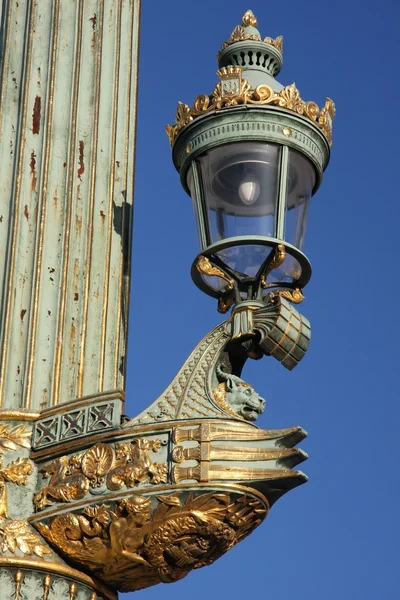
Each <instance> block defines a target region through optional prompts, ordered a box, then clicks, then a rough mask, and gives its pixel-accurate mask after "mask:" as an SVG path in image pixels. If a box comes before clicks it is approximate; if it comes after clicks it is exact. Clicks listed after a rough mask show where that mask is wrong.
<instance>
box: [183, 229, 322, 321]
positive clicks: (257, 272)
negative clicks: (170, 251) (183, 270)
mask: <svg viewBox="0 0 400 600" xmlns="http://www.w3.org/2000/svg"><path fill="white" fill-rule="evenodd" d="M191 275H192V279H193V282H194V283H195V285H196V286H197V287H198V288H200V289H201V290H202V291H203V292H205V293H206V294H208V295H209V296H212V297H214V298H218V299H219V301H220V302H219V304H220V305H219V308H218V310H219V311H220V312H226V311H227V310H228V308H230V306H232V305H233V304H236V305H237V304H239V303H241V302H243V301H246V302H247V301H255V302H263V300H264V299H265V298H266V296H268V295H269V294H270V293H271V291H273V290H279V289H281V290H282V289H284V290H289V292H290V291H291V290H293V292H295V291H296V290H301V289H302V288H303V287H305V285H306V284H307V283H308V281H309V280H310V277H311V264H310V262H309V260H308V258H307V257H306V255H305V254H303V253H302V252H301V251H300V250H298V248H295V247H294V246H292V245H291V244H289V243H288V242H285V241H282V240H279V239H277V238H269V237H262V236H246V237H233V238H228V239H225V240H223V241H221V242H217V243H215V244H212V245H211V246H208V248H206V249H205V250H203V252H202V253H201V254H199V255H198V256H197V257H196V258H195V260H194V262H193V265H192V269H191ZM298 297H299V298H300V297H302V294H301V293H300V296H298Z"/></svg>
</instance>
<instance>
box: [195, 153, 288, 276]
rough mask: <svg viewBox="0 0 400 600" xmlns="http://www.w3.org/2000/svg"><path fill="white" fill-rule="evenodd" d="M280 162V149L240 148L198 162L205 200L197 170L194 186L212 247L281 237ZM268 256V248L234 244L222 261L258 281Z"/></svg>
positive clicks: (222, 253)
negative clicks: (232, 241)
mask: <svg viewBox="0 0 400 600" xmlns="http://www.w3.org/2000/svg"><path fill="white" fill-rule="evenodd" d="M279 158H280V147H279V146H278V145H276V144H265V143H261V142H238V143H236V144H226V145H223V146H218V147H216V148H212V149H211V150H208V151H207V152H206V153H205V154H204V155H202V156H201V157H200V158H198V159H197V163H198V172H199V176H200V180H201V181H200V188H201V190H202V193H201V196H202V197H201V198H200V197H199V193H198V191H199V186H198V187H197V194H196V189H195V188H196V186H195V183H194V177H193V174H192V170H190V171H189V175H188V186H189V188H190V191H191V196H192V198H193V200H194V201H195V202H196V204H197V214H198V217H199V218H203V225H204V227H203V228H204V231H205V232H206V235H207V242H208V244H209V245H211V244H214V243H216V242H220V241H223V240H225V239H227V238H235V237H248V236H262V237H268V238H273V237H275V235H276V213H277V198H278V176H279ZM195 214H196V211H195ZM202 215H203V216H202ZM201 249H202V248H201ZM268 252H269V250H267V249H266V247H265V246H264V247H263V246H258V245H256V244H255V245H251V246H250V245H246V246H242V245H239V244H238V245H235V244H232V247H231V248H229V249H226V250H224V251H223V252H221V253H218V255H219V256H220V258H221V259H222V260H223V261H224V262H225V264H227V265H228V266H229V267H231V268H232V269H234V270H235V271H238V272H240V273H244V274H246V275H247V276H252V275H255V273H256V272H257V270H258V269H259V268H260V266H261V265H262V263H263V262H264V260H265V258H266V254H267V255H268Z"/></svg>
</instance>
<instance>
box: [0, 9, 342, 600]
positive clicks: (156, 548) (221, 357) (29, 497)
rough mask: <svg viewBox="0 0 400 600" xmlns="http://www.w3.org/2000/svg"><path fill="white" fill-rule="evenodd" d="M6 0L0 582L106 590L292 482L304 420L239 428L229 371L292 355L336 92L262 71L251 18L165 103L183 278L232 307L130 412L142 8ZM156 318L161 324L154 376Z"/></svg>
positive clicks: (181, 570)
mask: <svg viewBox="0 0 400 600" xmlns="http://www.w3.org/2000/svg"><path fill="white" fill-rule="evenodd" d="M6 4H7V10H6V15H5V18H4V19H3V21H4V23H2V26H1V30H2V34H3V35H2V39H4V48H3V49H4V56H5V60H4V65H2V66H3V67H4V68H3V72H2V74H0V75H1V76H0V79H1V85H2V98H3V97H4V115H7V118H6V119H3V121H4V123H3V130H4V131H3V133H4V134H5V136H4V140H3V143H2V144H0V169H3V171H2V172H3V175H4V176H3V179H2V181H3V183H4V186H3V187H4V193H3V194H2V196H1V198H2V199H3V202H2V204H1V202H0V204H1V206H0V208H1V215H2V216H1V218H0V221H2V222H3V225H2V227H3V228H4V227H7V229H5V231H6V234H5V235H3V236H0V242H3V246H4V244H5V246H4V249H5V251H4V252H3V253H2V252H1V251H0V257H3V261H2V264H1V265H0V267H1V269H2V273H3V274H2V275H0V278H1V282H0V283H1V285H2V289H3V291H4V292H5V293H4V294H3V296H2V299H1V302H2V306H1V307H0V314H1V316H0V337H1V340H2V343H1V344H0V363H1V369H0V405H1V407H0V459H1V460H0V567H1V569H2V592H3V596H4V597H10V598H11V597H12V598H16V599H17V598H20V597H21V598H22V597H24V598H25V597H28V596H29V597H33V596H34V597H35V598H36V597H40V598H42V597H43V598H50V597H51V598H57V600H67V598H68V599H69V600H75V599H76V600H77V599H78V597H79V599H81V598H82V599H83V600H90V599H92V600H93V599H94V598H98V599H99V600H103V599H104V600H116V598H117V592H119V591H121V592H128V591H135V590H141V589H145V588H147V587H150V586H153V585H156V584H159V583H171V582H174V581H178V580H180V579H182V578H183V577H186V575H188V574H189V573H190V572H191V571H192V570H193V569H198V568H200V567H203V566H207V565H210V564H212V563H213V562H214V561H216V560H217V559H218V558H219V557H220V556H222V555H223V554H225V553H226V552H227V551H228V550H230V549H231V548H232V547H233V546H234V545H235V544H237V543H239V542H240V541H241V540H243V539H244V538H245V537H246V536H248V535H249V534H250V533H251V532H252V531H253V530H254V529H255V528H256V527H258V526H259V525H260V524H261V522H262V521H263V520H264V519H265V518H266V517H267V515H268V513H269V510H270V508H271V507H272V506H273V504H274V503H275V502H276V501H277V500H278V499H279V498H280V497H281V496H282V495H283V494H285V493H286V492H288V491H290V490H291V489H293V488H294V487H296V486H298V485H301V484H302V483H304V482H305V481H307V477H306V476H305V474H304V473H303V472H302V471H300V470H298V469H297V466H298V465H299V464H301V463H302V462H303V461H304V460H305V459H306V458H307V455H306V454H305V452H303V451H302V450H301V449H300V448H298V447H297V444H299V443H300V442H301V441H302V440H303V439H304V438H305V437H306V432H305V431H304V430H303V429H302V428H301V427H299V426H295V427H287V428H284V429H265V430H264V429H262V428H260V427H258V426H257V425H256V424H255V421H256V420H257V419H258V417H259V416H260V415H261V414H262V413H263V411H264V409H265V404H266V403H265V400H264V398H263V397H261V396H260V395H259V393H258V392H257V391H256V390H255V389H254V388H253V387H252V385H250V384H249V383H248V382H246V381H244V380H243V379H242V369H243V366H244V364H245V362H246V360H247V359H249V358H252V359H258V358H261V357H262V356H263V355H264V354H266V355H269V356H273V357H274V358H275V359H277V360H279V361H280V362H281V363H282V365H283V366H284V367H285V368H287V369H293V368H294V367H295V366H296V365H297V364H298V363H299V361H300V360H301V359H302V358H303V356H304V354H305V352H306V350H307V347H308V344H309V340H310V324H309V322H308V320H307V319H306V318H305V317H304V316H303V315H301V314H300V312H298V310H297V308H296V306H294V305H296V304H298V303H300V302H301V301H302V299H303V294H302V289H303V288H304V286H305V285H306V284H307V282H308V280H309V278H310V275H311V267H310V263H309V261H308V259H307V257H306V256H305V254H304V253H303V243H304V236H305V227H306V219H307V211H308V208H309V202H310V198H311V196H312V195H313V194H314V193H315V192H316V191H317V189H318V186H319V185H320V183H321V180H322V174H323V171H324V169H325V168H326V166H327V164H328V161H329V152H330V143H331V134H332V119H333V117H334V113H335V107H334V104H333V102H332V101H331V100H330V99H327V100H326V103H325V105H324V107H323V108H322V109H320V108H319V107H318V106H317V105H316V104H315V103H313V102H304V101H303V100H302V99H301V98H300V95H299V92H298V90H297V88H296V87H295V85H294V84H292V85H289V86H287V87H283V86H282V85H281V84H280V83H278V82H277V80H276V79H275V76H276V75H277V73H278V72H279V70H280V68H281V66H282V38H281V37H278V38H276V39H274V40H273V39H271V38H265V39H264V40H262V39H261V36H260V33H259V31H258V30H257V28H256V27H257V21H256V19H255V17H254V15H253V14H252V13H251V12H250V11H248V12H247V13H246V14H245V15H244V17H243V21H242V24H241V25H239V26H238V27H236V28H235V30H234V31H233V33H232V35H231V37H230V39H229V40H228V41H227V42H225V43H224V44H223V46H222V48H221V51H220V53H219V57H218V63H219V64H218V66H219V69H218V75H219V78H220V81H219V83H218V84H217V85H216V87H215V89H214V90H213V92H212V93H211V94H210V95H200V96H198V97H197V98H196V100H195V102H194V104H193V106H192V107H189V106H188V105H186V104H179V106H178V111H177V118H176V123H175V124H174V125H172V126H169V127H167V131H168V134H169V137H170V140H171V143H172V148H173V160H174V163H175V166H176V168H177V169H178V171H179V173H180V177H181V181H182V185H183V187H184V189H185V190H186V192H187V193H188V194H189V195H190V196H191V197H192V199H193V206H194V212H195V219H196V224H197V230H198V237H199V243H200V253H199V255H198V256H197V257H196V258H195V260H194V263H193V268H192V277H193V279H194V282H195V283H196V285H197V286H198V287H200V288H201V289H202V290H203V291H205V292H206V293H207V294H209V295H211V296H214V297H216V298H218V302H219V310H220V311H221V312H227V311H228V310H229V308H230V307H233V310H232V315H230V316H228V317H227V319H226V320H224V321H223V322H222V323H219V324H218V325H217V326H216V327H214V328H213V329H212V330H211V331H210V332H208V333H206V335H205V336H204V337H203V339H202V340H200V341H199V342H198V344H197V346H196V347H195V348H194V350H193V351H192V353H191V354H190V356H189V357H188V358H187V360H186V361H185V362H184V364H183V365H182V367H181V368H180V370H179V371H178V373H177V375H176V376H175V377H174V378H173V380H172V381H171V383H170V385H168V386H167V387H166V389H165V390H164V391H163V392H162V394H161V395H160V396H159V397H158V398H156V399H155V400H154V401H153V402H152V403H151V404H150V405H149V406H148V407H146V408H145V409H144V410H143V411H142V412H141V413H140V414H139V415H137V416H136V417H134V418H129V417H127V416H126V415H125V414H124V389H125V387H124V375H125V367H124V365H125V364H126V345H125V342H126V335H127V331H126V323H127V308H126V307H127V304H128V288H129V277H130V275H129V264H130V243H129V240H130V222H131V215H132V210H131V208H132V204H131V202H132V188H133V186H132V185H131V183H130V182H131V181H132V179H131V177H132V175H133V168H132V167H133V149H134V148H133V144H132V139H133V135H134V131H135V116H136V112H135V107H136V104H135V102H136V100H135V99H136V84H135V81H136V77H135V75H136V65H137V63H136V57H137V38H138V16H139V2H138V0H135V1H130V2H122V1H121V0H110V1H109V2H108V3H106V4H107V7H108V8H107V10H106V11H105V9H104V6H103V8H102V9H101V10H100V9H99V11H98V13H95V14H94V15H93V16H90V18H89V15H91V14H92V13H91V9H90V6H89V5H90V3H87V2H83V1H82V2H79V3H77V4H78V5H79V6H75V5H74V3H68V2H59V1H57V2H55V3H54V10H53V9H52V10H50V6H49V3H35V2H31V0H24V1H21V2H19V3H12V2H9V3H6ZM41 4H43V6H41ZM100 4H102V3H100ZM108 9H112V10H111V12H110V11H109V10H108ZM22 15H25V16H24V18H25V21H24V20H23V18H22ZM105 19H106V21H105ZM66 23H67V25H68V27H65V26H64V25H65V24H66ZM106 25H107V26H106ZM71 77H72V79H71ZM110 81H111V82H112V85H110ZM69 104H71V110H70V112H69ZM124 105H126V109H127V110H126V111H125V110H122V109H121V107H122V108H123V107H124ZM30 107H32V111H31V108H30ZM120 109H121V110H120ZM67 113H68V114H67ZM31 115H32V117H31ZM68 115H69V116H68ZM110 117H111V118H110ZM8 136H9V137H8ZM10 149H11V151H10ZM61 161H62V162H61ZM61 164H62V165H63V167H62V168H60V165H61ZM0 262H1V260H0ZM103 288H104V289H103ZM0 296H1V294H0ZM177 321H178V320H177ZM177 326H179V324H178V325H177ZM174 330H175V328H172V330H171V331H169V333H168V336H167V338H166V339H162V338H161V337H160V335H159V336H158V339H157V341H158V343H157V344H156V345H155V358H154V357H152V358H151V361H152V362H151V365H152V369H151V377H157V376H158V364H159V362H160V361H162V357H163V353H165V348H166V347H167V346H168V345H171V344H174V343H176V342H175V341H174V340H175V338H174ZM132 389H133V390H134V391H135V393H136V394H138V391H137V388H135V386H133V388H132ZM1 402H3V404H1ZM3 460H6V462H5V463H4V464H3ZM21 486H23V488H24V491H21V489H20V488H21Z"/></svg>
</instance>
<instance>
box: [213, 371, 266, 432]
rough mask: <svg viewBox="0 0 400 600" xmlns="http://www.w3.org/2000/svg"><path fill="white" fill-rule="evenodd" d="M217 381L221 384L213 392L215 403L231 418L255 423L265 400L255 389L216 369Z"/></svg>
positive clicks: (262, 410)
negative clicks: (239, 418) (240, 418)
mask: <svg viewBox="0 0 400 600" xmlns="http://www.w3.org/2000/svg"><path fill="white" fill-rule="evenodd" d="M216 374H217V377H218V380H219V381H220V382H221V383H220V384H219V385H218V386H217V387H216V388H215V390H213V394H214V399H215V401H216V403H217V404H218V405H219V406H220V407H221V408H222V409H223V410H225V411H226V412H227V413H229V414H230V415H231V416H233V417H242V419H245V420H246V421H255V420H256V419H257V418H258V417H259V416H260V415H261V414H262V413H263V412H264V409H265V400H264V398H261V396H259V395H258V393H257V392H256V391H255V389H254V388H253V387H252V386H251V385H249V384H248V383H246V382H245V381H243V379H240V377H237V376H236V375H232V374H230V373H226V372H225V371H223V370H222V368H221V366H218V367H217V369H216Z"/></svg>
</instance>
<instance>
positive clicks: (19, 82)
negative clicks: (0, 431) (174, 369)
mask: <svg viewBox="0 0 400 600" xmlns="http://www.w3.org/2000/svg"><path fill="white" fill-rule="evenodd" d="M138 4H139V2H138V0H40V1H35V0H18V1H16V0H8V1H6V2H4V3H3V14H2V39H1V81H0V84H1V88H0V89H1V97H0V100H1V111H0V340H1V343H0V365H1V370H0V377H1V379H0V402H1V408H32V409H36V410H40V409H43V408H46V407H48V406H52V405H56V404H58V403H60V402H67V401H72V400H74V399H76V398H79V397H82V396H86V395H89V394H96V393H97V392H102V391H108V390H123V388H124V361H125V353H126V336H127V321H128V296H129V269H130V245H131V225H132V198H133V172H134V149H135V122H136V89H137V48H138V19H139V8H138Z"/></svg>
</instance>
